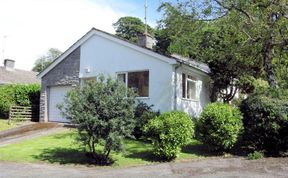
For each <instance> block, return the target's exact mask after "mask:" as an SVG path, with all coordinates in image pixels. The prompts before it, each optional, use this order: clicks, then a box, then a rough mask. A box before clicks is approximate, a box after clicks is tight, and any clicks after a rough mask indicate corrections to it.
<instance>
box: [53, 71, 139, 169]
mask: <svg viewBox="0 0 288 178" xmlns="http://www.w3.org/2000/svg"><path fill="white" fill-rule="evenodd" d="M135 96H136V94H135V93H134V92H133V91H132V89H127V88H126V86H125V85H124V84H123V82H120V81H117V80H113V79H112V78H110V77H109V78H107V79H105V77H104V76H103V75H100V76H99V77H97V81H93V80H92V81H88V82H87V83H85V85H84V86H82V87H80V86H79V87H76V88H75V89H73V90H71V91H70V92H68V94H67V96H66V97H65V98H64V101H65V105H59V106H58V107H59V108H60V110H61V111H62V113H63V114H64V116H66V118H68V119H70V120H71V123H73V124H75V125H76V127H77V130H78V138H77V141H79V142H80V143H82V144H83V147H84V148H85V149H88V150H87V152H88V154H87V155H89V156H90V158H92V159H93V160H94V161H95V162H96V163H97V164H100V165H103V164H111V163H112V162H113V160H112V159H111V158H110V157H109V155H110V153H111V151H116V152H120V151H122V150H123V139H124V138H125V137H129V136H131V133H132V131H133V128H134V119H133V118H134V108H135V107H134V106H135V105H134V104H135ZM99 146H102V147H99ZM96 147H97V149H96Z"/></svg>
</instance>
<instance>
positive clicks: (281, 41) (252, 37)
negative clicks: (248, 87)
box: [211, 0, 288, 88]
mask: <svg viewBox="0 0 288 178" xmlns="http://www.w3.org/2000/svg"><path fill="white" fill-rule="evenodd" d="M211 3H216V4H217V5H218V7H219V10H218V12H222V13H226V14H230V13H236V14H237V15H238V16H239V23H241V24H242V26H241V27H242V28H241V30H242V31H243V32H245V34H246V36H247V38H248V40H249V41H250V42H252V43H253V45H255V46H258V47H259V51H258V53H259V55H261V56H262V60H263V67H264V70H265V72H266V79H267V81H268V83H269V85H270V86H271V87H273V88H275V87H277V86H278V84H277V80H276V74H275V70H274V67H273V59H275V57H277V56H279V51H281V50H283V49H285V48H286V49H287V46H288V2H287V0H261V1H260V0H252V1H251V0H233V1H227V0H211Z"/></svg>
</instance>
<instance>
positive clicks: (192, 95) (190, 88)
mask: <svg viewBox="0 0 288 178" xmlns="http://www.w3.org/2000/svg"><path fill="white" fill-rule="evenodd" d="M196 88H197V87H196V79H195V78H193V77H192V76H191V75H187V74H184V73H183V74H182V97H183V98H185V99H197V95H196Z"/></svg>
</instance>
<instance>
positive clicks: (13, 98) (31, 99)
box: [0, 84, 40, 117]
mask: <svg viewBox="0 0 288 178" xmlns="http://www.w3.org/2000/svg"><path fill="white" fill-rule="evenodd" d="M39 97H40V85H38V84H29V85H24V84H11V85H3V86H0V116H2V117H8V113H9V108H10V106H12V105H18V106H32V105H34V106H36V107H38V106H39Z"/></svg>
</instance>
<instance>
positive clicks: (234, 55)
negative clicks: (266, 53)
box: [156, 3, 260, 102]
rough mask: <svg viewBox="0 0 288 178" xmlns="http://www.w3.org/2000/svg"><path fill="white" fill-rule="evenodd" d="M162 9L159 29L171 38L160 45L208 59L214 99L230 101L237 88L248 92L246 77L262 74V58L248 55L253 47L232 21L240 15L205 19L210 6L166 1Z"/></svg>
mask: <svg viewBox="0 0 288 178" xmlns="http://www.w3.org/2000/svg"><path fill="white" fill-rule="evenodd" d="M187 7H189V8H192V9H189V8H187ZM161 10H163V11H164V18H163V19H162V20H161V21H160V25H159V27H158V28H159V29H158V30H159V31H161V32H162V33H164V34H165V35H166V36H168V37H169V40H170V44H168V45H167V43H166V44H164V45H163V43H162V41H158V43H157V45H158V48H160V49H161V48H162V47H163V46H165V45H166V49H162V50H163V51H165V50H167V52H166V53H178V54H181V55H184V56H187V57H190V58H193V59H194V60H198V61H202V62H206V63H207V64H208V65H209V67H210V69H211V73H210V76H211V79H212V84H213V85H212V86H213V87H212V89H211V99H212V100H216V99H217V98H219V97H220V98H222V99H223V101H225V102H228V101H230V100H231V99H233V97H234V96H235V94H236V92H237V91H238V90H242V92H248V91H250V90H251V89H252V88H251V87H252V85H247V81H246V80H247V76H251V75H252V76H258V75H259V73H260V69H259V67H257V65H259V62H258V61H259V60H258V59H257V60H254V59H253V60H251V56H249V55H247V54H251V53H252V52H253V51H254V48H247V47H246V46H245V45H243V44H245V43H246V38H244V35H243V33H242V32H241V31H239V26H238V24H234V23H233V21H235V20H236V19H237V18H238V17H237V16H236V15H230V16H226V17H223V18H221V19H208V18H207V19H203V17H204V16H205V14H207V13H208V12H209V11H208V10H207V9H204V8H203V9H197V8H196V7H194V6H187V4H184V5H183V4H178V5H176V6H173V5H171V4H169V3H166V4H163V5H162V6H161ZM207 16H208V15H207ZM163 36H164V35H163ZM161 43H162V44H161ZM161 45H162V46H161ZM167 46H168V47H167ZM156 49H157V48H156ZM244 84H245V85H244ZM248 84H249V83H248Z"/></svg>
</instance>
